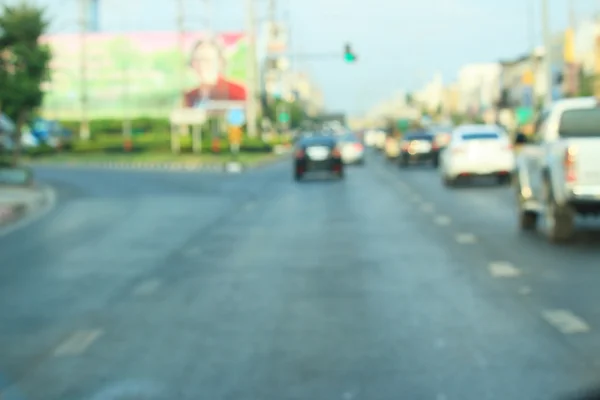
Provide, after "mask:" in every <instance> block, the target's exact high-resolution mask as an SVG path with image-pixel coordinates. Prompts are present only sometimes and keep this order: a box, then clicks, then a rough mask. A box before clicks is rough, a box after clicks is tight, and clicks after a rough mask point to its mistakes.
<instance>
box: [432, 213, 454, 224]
mask: <svg viewBox="0 0 600 400" xmlns="http://www.w3.org/2000/svg"><path fill="white" fill-rule="evenodd" d="M434 221H435V223H436V224H437V225H440V226H447V225H450V222H451V220H450V217H448V216H446V215H438V216H437V217H435V220H434Z"/></svg>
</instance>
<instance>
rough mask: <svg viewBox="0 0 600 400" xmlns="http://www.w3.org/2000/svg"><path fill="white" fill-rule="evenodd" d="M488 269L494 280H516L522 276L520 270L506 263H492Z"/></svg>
mask: <svg viewBox="0 0 600 400" xmlns="http://www.w3.org/2000/svg"><path fill="white" fill-rule="evenodd" d="M488 269H489V271H490V274H491V275H492V276H493V277H494V278H516V277H517V276H520V275H521V270H520V269H518V268H517V267H515V266H514V265H512V264H511V263H509V262H506V261H495V262H491V263H490V265H488Z"/></svg>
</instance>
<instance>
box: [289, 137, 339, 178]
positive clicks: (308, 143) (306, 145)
mask: <svg viewBox="0 0 600 400" xmlns="http://www.w3.org/2000/svg"><path fill="white" fill-rule="evenodd" d="M311 172H330V173H332V174H333V175H335V176H337V177H338V178H340V179H342V178H343V177H344V163H343V161H342V153H341V151H340V148H339V146H338V142H337V140H336V138H335V137H333V136H326V135H314V136H310V137H303V138H302V139H300V140H299V141H298V142H297V143H296V148H295V151H294V179H295V180H296V181H299V180H301V179H302V178H303V177H304V176H305V175H306V174H309V173H311Z"/></svg>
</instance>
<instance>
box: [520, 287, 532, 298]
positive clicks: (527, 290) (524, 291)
mask: <svg viewBox="0 0 600 400" xmlns="http://www.w3.org/2000/svg"><path fill="white" fill-rule="evenodd" d="M519 294H520V295H523V296H527V295H529V294H531V288H530V287H529V286H521V287H520V288H519Z"/></svg>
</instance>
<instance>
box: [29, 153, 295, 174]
mask: <svg viewBox="0 0 600 400" xmlns="http://www.w3.org/2000/svg"><path fill="white" fill-rule="evenodd" d="M286 154H287V153H283V154H279V155H278V157H275V158H272V159H269V160H265V161H259V162H256V163H253V164H250V165H247V164H243V170H244V171H246V170H250V169H253V168H258V167H263V166H267V165H270V164H273V163H276V162H279V161H281V160H282V159H284V158H285V157H284V156H285V155H286ZM229 163H230V162H229V161H226V162H223V163H220V164H186V163H144V162H66V163H45V162H40V163H32V164H31V165H32V166H51V167H61V166H62V167H92V168H106V169H117V170H140V171H144V170H145V171H173V172H181V171H188V172H198V171H204V172H227V166H228V164H229Z"/></svg>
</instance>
